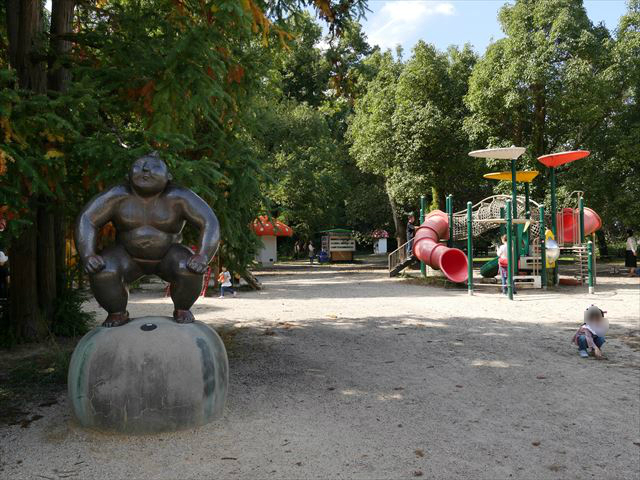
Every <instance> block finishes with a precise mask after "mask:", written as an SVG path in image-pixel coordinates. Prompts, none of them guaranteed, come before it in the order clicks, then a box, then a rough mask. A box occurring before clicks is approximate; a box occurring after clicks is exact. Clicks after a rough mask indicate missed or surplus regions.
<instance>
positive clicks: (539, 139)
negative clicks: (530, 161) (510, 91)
mask: <svg viewBox="0 0 640 480" xmlns="http://www.w3.org/2000/svg"><path fill="white" fill-rule="evenodd" d="M531 88H532V90H533V101H534V113H533V114H534V118H533V148H534V152H533V153H534V155H535V157H536V158H537V157H539V156H541V155H544V154H545V153H547V152H546V151H545V150H546V145H545V139H544V134H545V124H546V121H547V106H546V98H545V92H544V85H541V84H539V83H535V84H534V85H533V86H532V87H531Z"/></svg>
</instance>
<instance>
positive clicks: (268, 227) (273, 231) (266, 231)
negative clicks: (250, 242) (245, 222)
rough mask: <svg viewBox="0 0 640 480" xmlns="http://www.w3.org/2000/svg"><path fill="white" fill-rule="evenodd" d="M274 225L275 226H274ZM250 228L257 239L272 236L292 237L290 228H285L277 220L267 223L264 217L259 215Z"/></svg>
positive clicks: (267, 220)
mask: <svg viewBox="0 0 640 480" xmlns="http://www.w3.org/2000/svg"><path fill="white" fill-rule="evenodd" d="M274 223H275V225H274ZM251 228H253V231H254V232H256V235H258V236H259V237H262V236H267V235H274V236H276V237H290V236H292V235H293V230H292V229H291V227H288V226H286V225H285V224H284V223H282V222H281V221H279V220H274V221H269V218H268V217H267V216H266V215H260V216H259V217H258V218H256V219H255V220H254V221H253V223H252V224H251Z"/></svg>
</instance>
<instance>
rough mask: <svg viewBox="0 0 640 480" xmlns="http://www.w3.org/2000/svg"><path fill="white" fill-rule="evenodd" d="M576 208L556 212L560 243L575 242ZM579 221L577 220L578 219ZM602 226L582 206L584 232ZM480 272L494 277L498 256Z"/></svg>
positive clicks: (589, 232) (586, 233) (591, 212)
mask: <svg viewBox="0 0 640 480" xmlns="http://www.w3.org/2000/svg"><path fill="white" fill-rule="evenodd" d="M578 215H579V213H578V209H575V210H574V209H572V208H563V209H562V211H561V212H558V214H557V219H558V225H559V226H560V227H559V231H558V234H559V237H560V243H577V242H578V241H579V235H580V232H579V230H578V228H577V225H576V220H577V219H578ZM578 221H579V220H578ZM601 227H602V220H601V219H600V216H599V215H598V214H597V213H596V212H595V211H593V210H592V209H590V208H588V207H585V208H584V234H585V235H591V234H592V233H594V232H597V231H598V230H600V228H601ZM480 274H481V275H482V276H483V277H484V278H491V277H495V276H496V275H497V274H498V257H496V258H494V259H492V260H489V261H488V262H486V263H485V264H483V265H482V267H480Z"/></svg>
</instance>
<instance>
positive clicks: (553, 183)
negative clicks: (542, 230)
mask: <svg viewBox="0 0 640 480" xmlns="http://www.w3.org/2000/svg"><path fill="white" fill-rule="evenodd" d="M550 169H551V231H552V232H553V236H554V238H555V239H556V242H558V245H560V239H559V238H558V212H557V210H558V205H557V204H556V169H555V167H550ZM558 260H559V259H558ZM558 260H556V265H555V267H553V284H554V285H557V284H558Z"/></svg>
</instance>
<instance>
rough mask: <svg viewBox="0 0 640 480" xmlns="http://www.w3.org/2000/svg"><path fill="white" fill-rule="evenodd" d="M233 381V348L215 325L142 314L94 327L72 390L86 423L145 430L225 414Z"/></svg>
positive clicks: (75, 359)
mask: <svg viewBox="0 0 640 480" xmlns="http://www.w3.org/2000/svg"><path fill="white" fill-rule="evenodd" d="M228 383H229V365H228V361H227V352H226V350H225V348H224V344H223V343H222V340H221V339H220V337H219V336H218V334H217V333H216V332H215V331H214V330H213V329H211V328H210V327H208V326H207V325H205V324H204V323H201V322H194V323H190V324H178V323H175V322H174V321H173V320H172V319H171V318H169V317H142V318H137V319H134V320H132V321H131V322H129V323H127V324H126V325H122V326H120V327H112V328H106V327H97V328H94V329H93V330H91V331H90V332H89V333H87V334H86V335H85V336H84V337H83V338H82V339H81V340H80V342H79V343H78V345H77V346H76V349H75V350H74V352H73V356H72V357H71V363H70V365H69V375H68V394H69V400H70V404H71V409H72V411H73V414H74V416H75V418H76V419H77V421H78V422H79V423H80V424H81V425H82V426H84V427H87V428H92V429H97V430H105V431H114V432H121V433H128V434H138V433H139V434H143V433H154V432H166V431H174V430H182V429H186V428H192V427H197V426H200V425H204V424H206V423H208V422H210V421H212V420H215V419H217V418H220V417H221V416H222V413H223V410H224V404H225V399H226V396H227V387H228Z"/></svg>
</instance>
